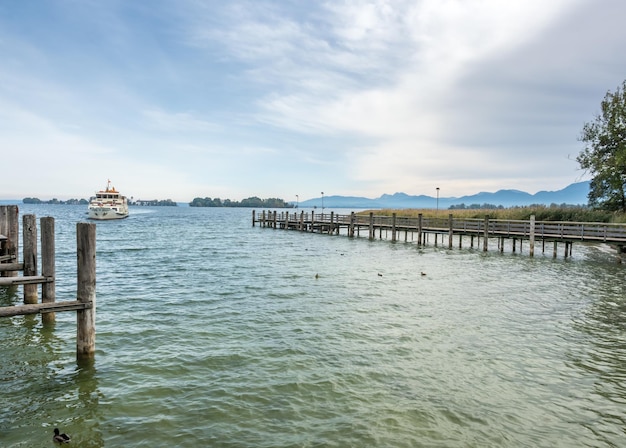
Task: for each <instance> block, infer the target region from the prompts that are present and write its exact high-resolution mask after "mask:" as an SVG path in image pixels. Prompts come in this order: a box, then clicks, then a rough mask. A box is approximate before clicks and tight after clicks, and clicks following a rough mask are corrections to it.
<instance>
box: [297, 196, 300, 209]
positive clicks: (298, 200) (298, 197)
mask: <svg viewBox="0 0 626 448" xmlns="http://www.w3.org/2000/svg"><path fill="white" fill-rule="evenodd" d="M298 205H300V196H298V195H296V209H297V208H298Z"/></svg>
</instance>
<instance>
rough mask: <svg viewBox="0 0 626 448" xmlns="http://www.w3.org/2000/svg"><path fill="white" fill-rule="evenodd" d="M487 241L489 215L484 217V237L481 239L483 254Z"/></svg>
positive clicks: (485, 250)
mask: <svg viewBox="0 0 626 448" xmlns="http://www.w3.org/2000/svg"><path fill="white" fill-rule="evenodd" d="M488 239H489V215H486V216H485V235H484V238H483V252H487V240H488Z"/></svg>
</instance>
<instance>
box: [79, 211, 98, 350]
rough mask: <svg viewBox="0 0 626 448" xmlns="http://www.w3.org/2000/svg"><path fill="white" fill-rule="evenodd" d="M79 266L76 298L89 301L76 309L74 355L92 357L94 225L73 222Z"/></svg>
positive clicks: (94, 267)
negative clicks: (83, 307)
mask: <svg viewBox="0 0 626 448" xmlns="http://www.w3.org/2000/svg"><path fill="white" fill-rule="evenodd" d="M76 255H77V259H78V262H77V265H78V288H77V299H78V301H79V302H82V303H85V304H89V305H90V306H89V307H86V308H85V309H82V310H77V311H76V358H77V359H79V360H81V359H89V358H93V357H94V355H95V353H96V225H95V224H93V223H85V222H79V223H78V224H76Z"/></svg>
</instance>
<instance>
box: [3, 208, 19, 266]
mask: <svg viewBox="0 0 626 448" xmlns="http://www.w3.org/2000/svg"><path fill="white" fill-rule="evenodd" d="M18 220H19V209H18V207H17V205H5V206H2V207H0V235H4V236H5V237H6V239H5V240H4V241H1V242H0V256H1V257H2V262H6V263H18V262H19V222H18ZM0 276H2V277H16V276H17V271H16V270H7V271H2V272H0Z"/></svg>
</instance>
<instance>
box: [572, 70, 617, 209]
mask: <svg viewBox="0 0 626 448" xmlns="http://www.w3.org/2000/svg"><path fill="white" fill-rule="evenodd" d="M601 110H602V112H601V113H600V114H599V115H597V116H596V117H595V120H594V121H592V122H589V123H585V125H584V126H583V130H582V134H581V136H580V139H579V140H580V141H582V142H584V143H585V148H584V149H583V150H582V151H581V152H580V154H579V155H578V157H577V158H576V161H577V162H578V163H579V164H580V167H581V168H582V169H584V170H585V171H587V172H589V173H590V174H591V175H592V176H593V177H592V179H591V182H590V185H589V196H588V198H589V205H590V206H592V207H596V208H603V209H605V210H609V211H623V212H626V81H624V82H623V83H622V85H621V87H618V88H617V90H616V91H615V92H611V91H608V92H607V94H606V95H605V97H604V100H603V101H602V104H601Z"/></svg>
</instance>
